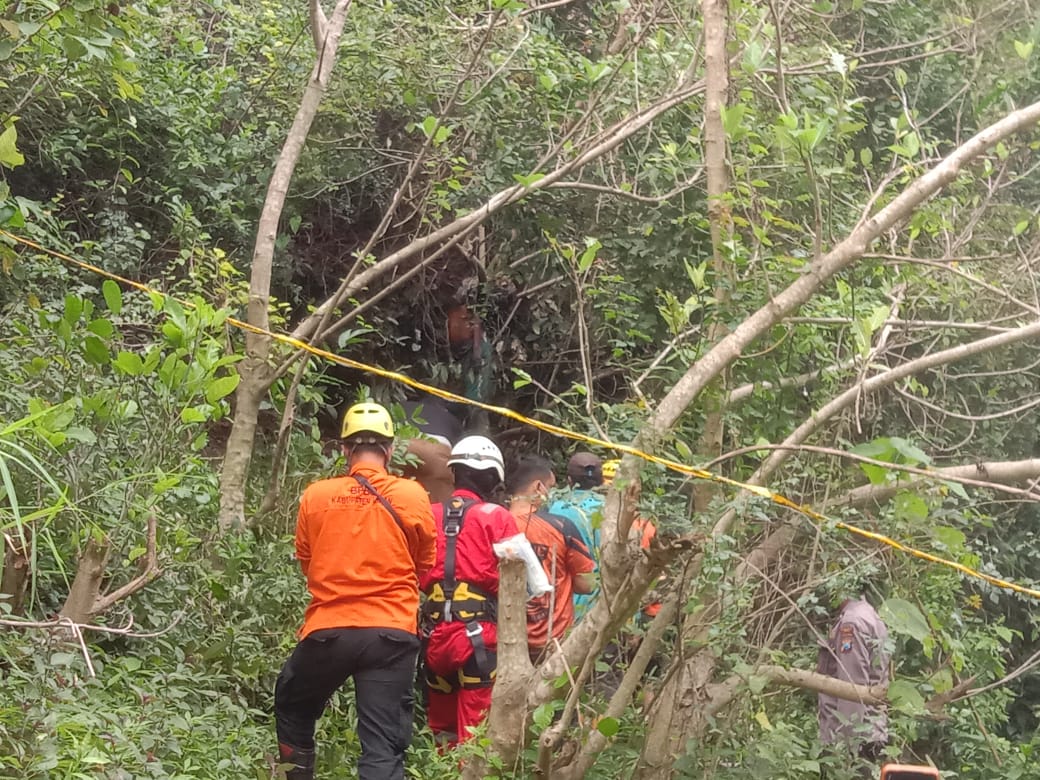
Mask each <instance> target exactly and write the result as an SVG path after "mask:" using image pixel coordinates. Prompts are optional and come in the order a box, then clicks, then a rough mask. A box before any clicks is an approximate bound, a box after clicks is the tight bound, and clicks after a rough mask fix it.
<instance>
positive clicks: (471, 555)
mask: <svg viewBox="0 0 1040 780" xmlns="http://www.w3.org/2000/svg"><path fill="white" fill-rule="evenodd" d="M456 499H460V500H461V501H459V502H457V503H458V504H461V505H462V506H463V507H464V508H463V509H462V514H461V522H457V534H456V535H455V542H454V545H450V544H449V534H446V533H445V520H446V515H447V514H448V512H450V511H451V510H450V509H449V510H446V506H448V507H450V506H451V504H452V501H455V500H456ZM457 512H458V509H456V514H454V515H453V516H454V517H457V516H458V515H457ZM433 516H434V523H435V525H436V528H437V561H436V563H435V564H434V566H433V568H432V569H431V570H430V571H429V572H427V573H426V574H425V575H424V576H423V578H422V580H421V582H420V585H421V587H422V589H423V591H424V592H425V593H426V594H427V603H426V606H425V607H424V609H423V615H424V622H425V626H424V627H425V628H426V630H428V631H429V638H428V640H427V642H426V655H425V660H426V667H427V672H428V673H427V686H428V688H429V704H428V706H427V710H426V715H427V721H428V723H429V726H430V730H431V731H433V733H434V735H435V736H436V737H437V738H438V740H439V741H440V742H441V743H442V744H447V745H454V744H456V743H458V742H461V741H464V740H465V739H467V738H468V737H469V736H470V734H469V729H470V728H472V727H473V726H476V725H478V724H479V723H480V722H481V721H482V720H483V719H484V716H485V715H486V714H487V711H488V709H489V708H490V706H491V690H492V688H491V686H492V684H493V682H494V676H495V651H496V650H497V647H498V634H497V631H496V626H495V620H494V614H495V612H494V610H495V602H496V601H497V598H498V558H497V557H495V551H494V549H493V548H492V545H493V544H495V543H497V542H500V541H502V540H503V539H508V538H510V537H512V536H516V535H517V534H518V533H519V531H518V530H517V527H516V521H515V520H513V516H512V515H511V514H509V511H508V510H507V509H505V508H504V507H501V506H499V505H497V504H490V503H485V502H483V501H481V500H480V497H479V496H477V495H476V494H475V493H472V492H470V491H468V490H456V491H455V492H454V493H453V494H452V500H451V501H449V502H447V504H434V505H433ZM455 524H456V522H455V521H449V522H448V524H447V525H448V530H449V531H452V530H453V529H452V526H453V525H455ZM452 546H453V547H454V555H453V556H451V557H453V558H454V567H453V568H454V572H451V571H450V570H448V571H446V569H450V568H452V567H450V566H447V564H449V563H451V561H449V552H450V547H452ZM452 575H453V576H452ZM446 595H450V596H451V598H450V599H446V598H445V597H446Z"/></svg>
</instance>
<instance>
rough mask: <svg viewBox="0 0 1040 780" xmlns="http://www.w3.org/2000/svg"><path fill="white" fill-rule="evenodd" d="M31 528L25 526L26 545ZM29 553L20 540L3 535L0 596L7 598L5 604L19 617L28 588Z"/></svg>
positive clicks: (30, 571)
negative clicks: (2, 569) (2, 571)
mask: <svg viewBox="0 0 1040 780" xmlns="http://www.w3.org/2000/svg"><path fill="white" fill-rule="evenodd" d="M31 533H32V528H31V527H28V526H26V528H25V539H26V543H28V540H29V539H30V538H31V537H30V534H31ZM31 573H32V570H31V569H30V566H29V552H28V550H27V549H26V548H25V546H23V545H22V542H21V540H20V539H18V538H16V537H14V536H10V535H9V534H4V574H3V577H2V578H0V594H3V595H5V596H7V597H8V598H7V599H6V602H7V604H8V606H10V608H11V614H12V615H21V614H22V610H23V608H24V607H25V591H26V589H27V588H28V586H29V575H30V574H31Z"/></svg>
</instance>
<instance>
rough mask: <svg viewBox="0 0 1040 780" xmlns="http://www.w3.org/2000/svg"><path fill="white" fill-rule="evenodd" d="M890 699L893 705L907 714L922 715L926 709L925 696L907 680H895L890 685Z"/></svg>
mask: <svg viewBox="0 0 1040 780" xmlns="http://www.w3.org/2000/svg"><path fill="white" fill-rule="evenodd" d="M888 700H889V701H890V702H891V703H892V706H893V707H894V708H895V709H897V710H899V711H900V712H904V713H906V714H907V715H920V714H922V713H923V712H924V711H925V707H924V697H923V696H922V695H921V693H920V691H918V690H917V688H916V687H915V686H914V685H913V683H910V682H908V681H906V680H893V681H892V682H891V683H890V684H889V686H888Z"/></svg>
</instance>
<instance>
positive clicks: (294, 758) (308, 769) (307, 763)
mask: <svg viewBox="0 0 1040 780" xmlns="http://www.w3.org/2000/svg"><path fill="white" fill-rule="evenodd" d="M278 758H279V761H280V762H281V763H283V764H292V766H291V767H290V768H289V769H288V770H287V771H286V773H285V780H314V751H313V750H307V749H305V748H298V747H293V746H292V745H285V744H283V743H281V742H279V743H278Z"/></svg>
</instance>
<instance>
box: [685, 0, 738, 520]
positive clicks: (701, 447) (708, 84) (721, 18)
mask: <svg viewBox="0 0 1040 780" xmlns="http://www.w3.org/2000/svg"><path fill="white" fill-rule="evenodd" d="M701 13H702V15H703V18H704V170H705V173H706V175H707V185H708V224H709V226H710V229H711V256H712V268H713V270H714V272H715V290H714V298H715V305H714V318H713V319H712V322H711V327H710V328H709V329H708V334H707V339H708V342H709V343H710V344H715V343H718V341H719V340H721V339H722V338H723V336H725V335H726V333H727V332H728V330H727V328H726V325H725V316H724V314H725V312H724V309H725V307H726V304H727V303H728V302H729V294H730V289H731V285H732V276H733V272H732V268H731V266H730V263H729V260H728V259H727V257H726V251H725V244H726V242H728V241H729V239H730V237H731V236H732V234H733V225H732V220H731V218H730V204H729V202H728V200H727V196H728V193H729V172H728V170H727V165H726V128H725V126H724V125H723V122H722V114H723V111H725V109H726V104H727V93H728V91H729V58H727V57H726V41H727V39H728V37H729V31H728V25H727V15H728V13H729V3H728V2H726V0H701ZM695 292H698V293H699V291H695ZM726 378H727V377H726V372H722V373H721V374H720V375H719V376H718V377H717V379H716V380H715V382H714V383H713V387H712V390H711V392H708V393H706V394H705V397H704V403H703V404H702V412H703V414H704V430H703V431H702V432H701V437H700V442H699V443H698V445H697V455H698V456H700V458H701V462H705V461H709V460H713V459H715V458H717V457H718V456H719V455H721V454H722V439H723V435H724V430H723V421H724V415H725V411H726V398H727V395H728V394H727V392H726ZM717 493H718V485H717V484H716V483H714V482H708V481H706V480H701V481H699V482H696V483H694V486H693V506H694V510H695V511H698V512H703V511H706V510H707V509H708V505H709V504H710V503H711V500H712V498H714V497H715V495H716V494H717Z"/></svg>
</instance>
